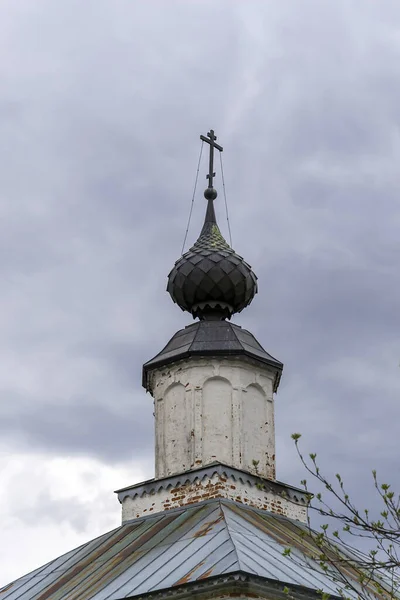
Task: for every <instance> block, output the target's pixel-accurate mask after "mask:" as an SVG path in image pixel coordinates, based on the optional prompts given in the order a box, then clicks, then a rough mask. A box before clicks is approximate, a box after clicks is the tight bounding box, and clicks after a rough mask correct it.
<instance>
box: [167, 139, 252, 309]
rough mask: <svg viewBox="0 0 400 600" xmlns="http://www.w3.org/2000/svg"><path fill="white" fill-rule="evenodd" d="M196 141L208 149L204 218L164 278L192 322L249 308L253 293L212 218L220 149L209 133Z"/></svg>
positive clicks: (246, 269)
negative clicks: (190, 243)
mask: <svg viewBox="0 0 400 600" xmlns="http://www.w3.org/2000/svg"><path fill="white" fill-rule="evenodd" d="M200 139H201V140H203V142H204V141H205V142H206V143H208V144H209V145H210V160H209V172H208V175H207V179H208V188H207V189H206V190H205V192H204V196H205V198H206V199H207V201H208V205H207V211H206V217H205V220H204V225H203V228H202V230H201V233H200V236H199V238H198V240H197V242H196V243H195V244H194V245H193V246H192V247H191V248H190V250H189V251H188V252H186V253H185V254H184V255H183V256H181V258H180V259H179V260H178V261H177V262H176V263H175V266H174V267H173V269H172V271H171V272H170V274H169V275H168V286H167V290H168V292H169V293H170V295H171V298H172V300H173V301H174V302H176V303H177V304H178V306H180V307H181V309H182V310H187V311H188V312H190V313H192V315H193V317H194V318H196V317H198V318H199V319H200V320H224V319H230V318H231V316H232V315H233V314H234V313H238V312H240V311H241V310H243V309H244V308H245V307H246V306H247V305H248V304H250V302H251V301H252V299H253V298H254V295H255V294H256V293H257V277H256V275H255V274H254V273H253V271H252V269H251V267H250V265H248V264H247V263H246V262H245V261H244V260H243V258H242V257H241V256H239V255H238V254H236V252H235V251H234V250H233V249H232V248H231V247H230V246H229V244H228V243H227V242H226V241H225V239H224V237H223V236H222V234H221V232H220V230H219V227H218V225H217V221H216V218H215V211H214V200H215V198H216V197H217V191H216V190H215V188H214V185H213V183H214V177H215V173H214V149H215V148H216V149H217V150H219V152H222V151H223V148H222V146H220V145H219V144H217V143H216V141H215V140H216V139H217V137H216V135H215V134H214V130H213V129H211V130H210V131H209V132H208V134H207V137H205V136H203V135H201V136H200Z"/></svg>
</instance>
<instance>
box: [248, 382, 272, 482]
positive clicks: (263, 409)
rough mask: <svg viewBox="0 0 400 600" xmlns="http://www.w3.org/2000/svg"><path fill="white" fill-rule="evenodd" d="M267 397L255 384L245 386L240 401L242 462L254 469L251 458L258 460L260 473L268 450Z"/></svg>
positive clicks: (263, 467) (262, 471) (263, 470)
mask: <svg viewBox="0 0 400 600" xmlns="http://www.w3.org/2000/svg"><path fill="white" fill-rule="evenodd" d="M269 437H270V436H269V435H268V407H267V397H266V395H265V393H264V391H263V389H262V388H261V386H259V385H257V384H251V385H249V386H247V388H246V393H245V394H243V402H242V462H243V467H244V468H245V469H246V470H249V471H254V465H253V460H257V461H259V465H258V469H259V471H260V474H263V473H264V472H265V465H266V457H267V454H266V453H267V452H268V450H269Z"/></svg>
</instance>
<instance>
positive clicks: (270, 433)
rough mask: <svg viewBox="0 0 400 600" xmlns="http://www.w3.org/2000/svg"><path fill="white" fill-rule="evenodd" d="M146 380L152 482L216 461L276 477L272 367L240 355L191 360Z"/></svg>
mask: <svg viewBox="0 0 400 600" xmlns="http://www.w3.org/2000/svg"><path fill="white" fill-rule="evenodd" d="M149 376H150V378H151V386H150V389H152V392H153V396H154V406H155V411H154V412H155V438H156V461H155V462H156V464H155V475H156V478H160V477H167V476H169V475H174V474H176V473H182V472H184V471H189V470H190V469H193V468H196V467H197V468H198V467H202V466H205V465H208V464H210V463H213V462H216V461H217V462H221V463H224V464H226V465H229V466H232V467H234V468H237V469H243V470H245V471H249V472H251V473H255V474H258V475H260V476H261V477H263V478H266V479H270V480H274V479H275V428H274V395H273V389H274V381H275V378H276V370H275V369H273V368H272V367H269V366H268V365H262V364H261V363H260V362H258V361H252V360H250V359H247V358H244V357H232V358H222V357H221V358H218V357H212V358H193V357H192V358H190V359H186V360H184V361H180V362H177V363H174V364H171V365H168V366H165V367H163V368H161V369H155V370H154V371H153V372H151V373H150V374H149ZM254 461H257V466H255V464H254Z"/></svg>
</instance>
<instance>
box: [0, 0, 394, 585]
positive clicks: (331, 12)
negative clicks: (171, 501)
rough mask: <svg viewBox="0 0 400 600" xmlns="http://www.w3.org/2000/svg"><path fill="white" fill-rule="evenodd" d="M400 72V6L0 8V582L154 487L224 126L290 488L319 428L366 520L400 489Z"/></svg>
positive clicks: (10, 1) (341, 1)
mask: <svg viewBox="0 0 400 600" xmlns="http://www.w3.org/2000/svg"><path fill="white" fill-rule="evenodd" d="M399 64H400V4H399V2H397V1H396V0H382V1H381V2H376V1H375V0H353V1H351V0H335V2H321V1H320V0H302V1H301V2H293V1H291V0H279V1H276V2H265V1H263V0H260V1H252V0H245V1H244V0H241V1H239V0H237V1H234V0H226V1H223V0H219V1H215V0H209V1H208V0H191V1H190V2H187V1H185V0H181V1H178V0H176V1H174V0H146V1H145V0H142V1H134V0H86V1H85V2H82V1H81V0H57V1H55V0H53V1H51V0H35V1H34V2H32V0H19V1H18V2H15V0H3V1H2V2H1V5H0V120H1V135H0V189H1V196H0V198H1V201H0V211H1V220H0V274H1V288H0V289H1V292H0V324H1V335H0V479H1V486H0V540H1V544H0V584H1V583H6V582H8V581H10V580H12V579H13V578H16V577H17V576H19V575H21V574H23V573H25V572H27V571H29V570H31V569H33V568H35V567H37V566H39V565H40V564H42V563H44V562H46V561H48V560H50V559H51V558H54V557H55V556H57V555H59V554H61V553H62V552H64V551H66V550H69V549H71V548H73V547H74V546H77V545H79V544H81V543H83V542H84V541H86V540H88V539H91V538H93V537H95V536H96V535H99V534H100V533H103V532H105V531H107V530H108V529H111V528H113V527H115V526H117V525H118V524H119V523H120V508H119V504H118V502H117V500H116V497H115V496H114V494H113V490H115V489H117V488H118V487H122V486H126V485H129V484H131V483H134V482H138V481H141V480H143V479H147V478H150V477H152V475H153V417H152V403H151V398H150V396H148V395H146V393H145V392H144V390H143V389H142V388H141V366H142V364H143V362H145V361H146V360H148V359H149V358H151V357H152V356H153V355H155V354H156V353H157V352H158V351H159V350H160V349H161V348H162V347H163V345H164V344H165V343H166V342H167V341H168V339H169V338H170V337H171V336H172V335H173V334H174V333H175V331H176V330H177V329H179V328H181V327H183V326H184V325H186V324H188V323H190V320H191V318H190V316H189V315H185V314H184V313H182V312H181V311H180V310H179V309H178V308H177V307H176V306H174V305H173V303H172V302H171V301H170V299H169V297H168V295H167V294H166V292H165V286H166V275H167V273H168V272H169V270H170V268H171V266H172V264H173V263H174V261H175V260H176V259H177V258H178V257H179V255H180V251H181V246H182V241H183V236H184V232H185V227H186V221H187V217H188V212H189V207H190V200H191V194H192V189H193V183H194V177H195V172H196V166H197V160H198V153H199V149H200V141H199V134H200V133H203V134H204V133H206V132H207V131H208V129H209V128H210V127H213V128H214V129H215V130H216V132H217V134H218V136H219V141H220V143H221V144H222V145H223V146H224V147H225V151H224V170H225V180H226V189H227V196H228V203H229V209H230V220H231V227H232V234H233V246H234V248H235V249H236V250H237V251H238V252H239V253H240V254H242V255H243V256H244V257H245V258H246V260H247V261H248V262H249V263H250V264H251V265H252V266H253V268H254V270H255V272H256V273H257V275H258V277H259V294H258V296H257V297H256V299H255V300H254V302H253V304H252V305H251V307H250V308H249V309H247V310H246V311H244V312H243V313H242V314H241V315H239V316H238V317H237V318H236V319H235V322H236V323H238V324H240V325H243V326H245V327H247V328H248V329H250V330H251V331H252V332H253V333H254V334H255V335H256V337H257V338H258V339H259V341H260V342H261V343H262V344H263V345H264V347H265V349H266V350H267V351H268V352H270V353H271V354H273V355H274V356H276V357H277V358H279V359H280V360H282V361H283V362H284V363H285V370H284V377H283V380H282V383H281V387H280V390H279V393H278V396H277V403H276V410H277V415H276V421H277V457H278V477H279V479H281V480H283V481H287V482H290V483H292V484H294V485H297V484H298V483H299V481H300V480H301V479H302V478H303V476H304V473H303V471H302V468H301V465H300V464H299V462H298V460H297V458H296V455H295V452H294V449H293V444H292V442H291V440H290V433H291V432H293V431H300V432H302V433H303V436H304V438H305V439H304V445H305V448H307V449H310V450H315V451H317V452H318V453H319V455H320V456H321V462H322V464H323V465H324V467H325V468H326V470H327V471H328V472H332V473H335V472H337V471H340V472H342V474H343V475H344V477H345V478H346V479H347V481H348V487H349V488H350V490H351V491H352V492H353V493H354V494H355V496H356V498H359V499H360V500H361V501H362V502H364V501H365V498H366V497H368V496H369V492H370V491H371V486H370V484H369V479H370V476H369V473H370V470H371V469H372V468H376V469H378V471H379V472H381V473H382V477H384V478H387V479H390V480H391V481H392V482H393V484H397V488H399V487H400V485H399V484H400V473H399V461H398V452H399V451H398V441H397V438H398V429H399V417H400V408H399V404H400V401H399V398H400V369H399V362H400V347H399V345H400V344H399V326H400V323H399V314H400V279H399V263H400V242H399V229H400V205H399V188H400V131H399V123H400V76H399ZM205 171H206V163H205V162H204V163H203V165H202V172H201V176H202V177H204V176H205ZM204 185H205V179H204V180H203V179H202V180H201V184H200V186H199V193H198V197H197V198H196V203H195V209H194V214H193V219H192V225H191V228H190V232H189V238H188V242H189V243H192V242H193V241H194V240H195V238H196V236H197V234H198V232H199V229H200V226H201V220H202V216H203V213H204V199H203V198H202V193H201V191H202V188H203V187H204ZM216 187H219V189H220V190H221V179H220V177H219V174H218V177H217V179H216ZM216 208H217V209H218V218H219V221H220V224H221V229H222V231H223V232H224V233H225V234H227V228H226V219H225V215H224V206H223V201H222V194H220V196H219V202H218V204H217V207H216ZM368 502H369V503H370V504H372V505H373V504H374V500H373V499H372V498H370V499H369V500H368Z"/></svg>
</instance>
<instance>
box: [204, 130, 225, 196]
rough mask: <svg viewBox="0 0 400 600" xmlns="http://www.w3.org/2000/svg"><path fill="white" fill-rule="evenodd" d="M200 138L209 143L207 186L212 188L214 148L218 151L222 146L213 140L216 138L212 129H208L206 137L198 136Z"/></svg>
mask: <svg viewBox="0 0 400 600" xmlns="http://www.w3.org/2000/svg"><path fill="white" fill-rule="evenodd" d="M200 139H201V140H203V142H207V144H210V166H209V172H208V175H207V179H208V187H209V188H212V187H213V178H214V177H215V173H214V148H216V149H217V150H219V151H220V152H222V151H223V147H222V146H220V145H219V144H216V143H215V140H216V139H217V136H216V135H214V130H213V129H210V131H209V132H208V133H207V137H206V136H204V135H201V136H200Z"/></svg>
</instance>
